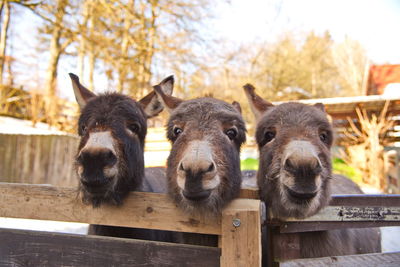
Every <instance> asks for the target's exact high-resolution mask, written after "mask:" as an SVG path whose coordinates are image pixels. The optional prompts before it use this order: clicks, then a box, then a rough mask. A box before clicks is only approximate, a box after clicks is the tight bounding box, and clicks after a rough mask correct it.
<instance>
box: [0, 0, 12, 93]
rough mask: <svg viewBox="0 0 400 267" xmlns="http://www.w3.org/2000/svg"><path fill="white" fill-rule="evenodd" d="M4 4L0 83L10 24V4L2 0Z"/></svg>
mask: <svg viewBox="0 0 400 267" xmlns="http://www.w3.org/2000/svg"><path fill="white" fill-rule="evenodd" d="M1 5H2V7H1V8H2V9H3V6H4V16H2V23H1V34H0V85H3V73H4V64H5V61H6V48H7V32H8V26H9V24H10V4H9V3H8V1H5V2H4V1H2V3H1Z"/></svg>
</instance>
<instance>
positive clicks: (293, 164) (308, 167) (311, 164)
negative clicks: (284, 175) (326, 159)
mask: <svg viewBox="0 0 400 267" xmlns="http://www.w3.org/2000/svg"><path fill="white" fill-rule="evenodd" d="M283 168H284V169H285V171H287V172H289V173H290V174H292V175H293V176H295V177H298V176H302V177H304V176H312V177H315V176H317V175H319V174H320V173H321V172H322V166H321V163H320V161H319V159H318V158H317V157H308V158H298V157H288V158H287V159H286V160H285V162H284V165H283Z"/></svg>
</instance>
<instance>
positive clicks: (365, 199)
mask: <svg viewBox="0 0 400 267" xmlns="http://www.w3.org/2000/svg"><path fill="white" fill-rule="evenodd" d="M329 205H330V206H374V207H379V206H380V207H384V206H386V207H400V195H388V194H382V195H372V194H369V195H364V194H354V195H332V199H331V201H330V203H329Z"/></svg>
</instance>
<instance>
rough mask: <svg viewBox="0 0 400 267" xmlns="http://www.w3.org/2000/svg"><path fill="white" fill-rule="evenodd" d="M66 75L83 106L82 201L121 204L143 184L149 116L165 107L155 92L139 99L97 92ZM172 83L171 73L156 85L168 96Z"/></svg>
mask: <svg viewBox="0 0 400 267" xmlns="http://www.w3.org/2000/svg"><path fill="white" fill-rule="evenodd" d="M70 77H71V80H72V87H73V89H74V93H75V97H76V100H77V102H78V104H79V106H80V108H81V115H80V117H79V124H78V126H79V128H78V133H79V136H80V137H81V139H80V144H79V148H78V153H77V155H76V166H77V173H78V176H79V180H80V191H81V193H82V199H83V201H84V202H85V203H90V204H92V205H93V206H99V205H100V204H101V203H112V204H117V205H118V204H121V202H122V199H123V198H124V197H125V196H126V195H127V194H128V192H129V191H132V190H135V189H137V188H138V187H139V186H140V185H141V183H142V180H143V176H144V156H143V154H144V139H145V136H146V132H147V118H149V117H152V116H155V115H157V114H158V113H160V112H161V111H162V110H163V105H162V103H161V102H160V101H158V97H157V95H156V94H155V93H154V92H151V93H150V94H148V95H147V96H145V97H144V98H143V99H141V100H139V101H135V100H133V99H131V98H129V97H127V96H125V95H121V94H117V93H105V94H101V95H98V96H97V95H95V94H94V93H92V92H91V91H89V90H88V89H86V88H85V87H84V86H83V85H81V84H80V82H79V78H78V77H77V76H76V75H74V74H72V73H70ZM173 83H174V79H173V77H172V76H170V77H168V78H166V79H164V80H163V81H162V82H161V83H160V84H159V87H160V88H161V89H162V90H164V92H165V94H168V95H169V94H171V92H172V87H173Z"/></svg>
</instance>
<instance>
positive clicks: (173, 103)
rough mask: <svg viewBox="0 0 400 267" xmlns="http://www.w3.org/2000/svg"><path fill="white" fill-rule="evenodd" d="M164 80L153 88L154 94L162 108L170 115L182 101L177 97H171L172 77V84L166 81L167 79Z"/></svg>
mask: <svg viewBox="0 0 400 267" xmlns="http://www.w3.org/2000/svg"><path fill="white" fill-rule="evenodd" d="M171 77H172V76H170V77H168V78H166V79H164V80H163V81H162V82H161V83H160V84H157V85H155V86H153V89H154V93H155V94H156V95H157V98H158V99H159V101H160V102H161V103H162V104H163V106H164V107H165V108H166V109H167V110H168V112H169V113H171V112H172V111H173V110H174V109H175V108H176V107H177V106H179V105H180V104H181V103H182V102H183V100H182V99H180V98H177V97H173V96H171V93H172V87H173V77H172V83H171V82H170V81H168V79H169V78H171Z"/></svg>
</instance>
